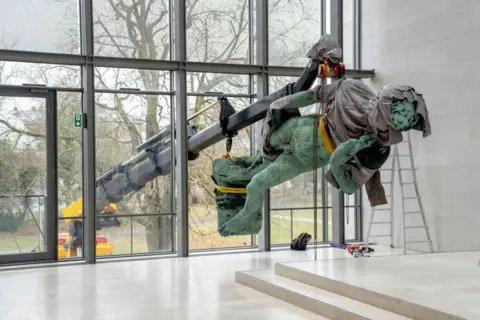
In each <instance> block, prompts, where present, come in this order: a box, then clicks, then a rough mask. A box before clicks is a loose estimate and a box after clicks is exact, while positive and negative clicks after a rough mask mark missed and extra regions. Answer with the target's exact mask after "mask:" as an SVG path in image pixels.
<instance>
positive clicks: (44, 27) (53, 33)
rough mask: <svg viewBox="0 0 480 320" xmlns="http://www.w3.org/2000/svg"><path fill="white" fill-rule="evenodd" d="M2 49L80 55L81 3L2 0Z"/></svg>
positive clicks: (0, 41)
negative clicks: (79, 13) (79, 6)
mask: <svg viewBox="0 0 480 320" xmlns="http://www.w3.org/2000/svg"><path fill="white" fill-rule="evenodd" d="M0 17H1V19H0V49H10V50H23V51H39V52H55V53H80V34H79V33H80V25H79V16H78V0H63V1H51V0H35V1H30V0H15V1H9V0H1V1H0Z"/></svg>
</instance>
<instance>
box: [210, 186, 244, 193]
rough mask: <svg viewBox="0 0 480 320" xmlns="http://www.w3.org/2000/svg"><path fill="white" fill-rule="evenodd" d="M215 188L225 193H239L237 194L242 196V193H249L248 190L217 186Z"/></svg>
mask: <svg viewBox="0 0 480 320" xmlns="http://www.w3.org/2000/svg"><path fill="white" fill-rule="evenodd" d="M215 188H216V189H217V190H218V191H220V192H223V193H237V194H242V193H247V188H231V187H221V186H215Z"/></svg>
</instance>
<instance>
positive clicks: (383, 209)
mask: <svg viewBox="0 0 480 320" xmlns="http://www.w3.org/2000/svg"><path fill="white" fill-rule="evenodd" d="M374 210H375V211H390V210H391V208H378V209H374Z"/></svg>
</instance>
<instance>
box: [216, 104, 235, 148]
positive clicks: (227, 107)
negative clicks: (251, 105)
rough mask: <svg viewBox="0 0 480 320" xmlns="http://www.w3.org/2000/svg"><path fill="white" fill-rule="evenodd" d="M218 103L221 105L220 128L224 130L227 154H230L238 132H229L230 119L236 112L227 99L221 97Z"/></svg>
mask: <svg viewBox="0 0 480 320" xmlns="http://www.w3.org/2000/svg"><path fill="white" fill-rule="evenodd" d="M218 103H219V104H220V116H219V120H220V128H221V129H222V134H223V135H224V136H225V137H227V152H230V150H231V149H232V138H233V137H235V136H236V135H237V133H238V132H229V131H228V118H229V117H230V116H231V115H232V114H235V112H236V111H235V108H234V107H233V106H232V104H231V103H230V101H228V99H227V98H226V97H219V98H218Z"/></svg>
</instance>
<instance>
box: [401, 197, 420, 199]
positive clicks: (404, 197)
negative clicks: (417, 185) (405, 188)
mask: <svg viewBox="0 0 480 320" xmlns="http://www.w3.org/2000/svg"><path fill="white" fill-rule="evenodd" d="M403 199H405V200H411V199H422V197H404V198H403Z"/></svg>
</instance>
